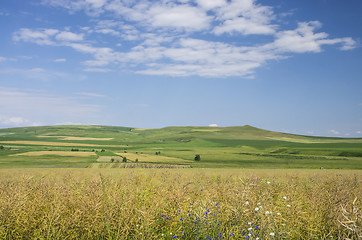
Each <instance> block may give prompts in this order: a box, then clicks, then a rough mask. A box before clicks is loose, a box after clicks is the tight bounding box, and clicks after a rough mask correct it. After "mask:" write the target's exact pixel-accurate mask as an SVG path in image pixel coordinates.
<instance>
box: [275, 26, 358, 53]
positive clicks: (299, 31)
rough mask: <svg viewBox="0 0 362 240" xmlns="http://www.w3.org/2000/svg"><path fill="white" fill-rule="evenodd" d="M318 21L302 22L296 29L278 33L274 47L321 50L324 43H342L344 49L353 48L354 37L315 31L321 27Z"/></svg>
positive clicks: (287, 49) (302, 51)
mask: <svg viewBox="0 0 362 240" xmlns="http://www.w3.org/2000/svg"><path fill="white" fill-rule="evenodd" d="M321 25H322V24H321V23H320V22H318V21H311V22H300V23H298V27H297V28H296V29H294V30H287V31H280V32H278V33H276V40H275V42H274V43H273V44H272V45H273V47H274V48H275V49H276V50H278V51H280V52H295V53H304V52H320V51H321V50H322V46H323V45H333V44H342V49H343V50H349V49H352V48H353V47H354V46H355V41H354V40H353V39H352V38H328V34H327V33H325V32H320V33H314V31H315V30H316V29H317V28H320V27H321Z"/></svg>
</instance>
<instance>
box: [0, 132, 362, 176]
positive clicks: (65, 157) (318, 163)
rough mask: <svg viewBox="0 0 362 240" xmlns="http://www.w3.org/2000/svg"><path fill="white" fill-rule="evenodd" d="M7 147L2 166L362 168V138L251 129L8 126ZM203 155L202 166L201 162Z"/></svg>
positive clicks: (3, 144) (0, 142)
mask: <svg viewBox="0 0 362 240" xmlns="http://www.w3.org/2000/svg"><path fill="white" fill-rule="evenodd" d="M0 148H1V149H0V167H1V168H8V167H125V165H126V167H131V166H136V165H140V164H141V163H142V164H143V166H148V167H155V166H156V165H157V167H165V166H167V167H213V168H215V167H232V168H235V167H236V168H320V167H324V168H348V169H360V168H362V139H349V138H327V137H310V136H301V135H293V134H286V133H279V132H272V131H267V130H263V129H259V128H255V127H252V126H249V125H246V126H241V127H166V128H161V129H141V128H128V127H112V126H84V125H79V126H77V125H66V126H45V127H23V128H10V129H0ZM197 154H198V155H200V157H201V161H194V159H195V156H196V155H197ZM124 158H126V159H127V160H126V163H122V160H124ZM127 164H128V165H127Z"/></svg>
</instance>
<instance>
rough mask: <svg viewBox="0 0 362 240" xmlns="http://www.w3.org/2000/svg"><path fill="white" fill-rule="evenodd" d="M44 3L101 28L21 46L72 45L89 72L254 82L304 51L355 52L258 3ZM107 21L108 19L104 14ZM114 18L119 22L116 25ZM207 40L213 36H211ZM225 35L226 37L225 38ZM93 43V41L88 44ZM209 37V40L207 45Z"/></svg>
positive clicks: (41, 32) (38, 32) (48, 33)
mask: <svg viewBox="0 0 362 240" xmlns="http://www.w3.org/2000/svg"><path fill="white" fill-rule="evenodd" d="M43 3H44V4H46V5H50V6H53V7H62V8H65V9H68V10H69V11H70V12H71V13H74V12H76V11H84V12H85V13H86V14H88V15H89V16H90V17H93V16H94V14H97V15H98V16H97V18H94V19H95V20H93V23H95V26H93V27H89V26H87V27H82V28H80V32H75V31H73V32H70V31H69V29H67V30H66V31H63V30H57V29H27V28H23V29H20V30H19V31H17V32H16V33H14V35H13V39H14V40H15V41H17V42H20V41H24V42H33V43H36V44H39V45H53V46H67V47H70V48H73V49H74V50H76V51H78V52H81V53H84V54H88V55H89V56H91V59H88V60H86V61H84V62H82V64H83V65H84V66H85V67H86V68H85V69H84V70H85V71H90V72H108V71H111V69H112V67H117V68H118V69H122V68H124V69H127V70H130V69H131V70H133V71H134V72H137V73H140V74H149V75H171V76H191V75H198V76H204V77H227V76H241V77H252V76H253V74H254V72H255V71H256V69H257V68H259V67H261V66H263V65H264V64H266V63H267V62H269V61H272V60H277V59H284V58H287V57H290V54H297V53H299V54H300V53H306V52H312V53H318V52H321V51H322V50H323V47H324V46H326V45H338V46H339V47H340V49H341V50H351V49H353V48H355V46H356V42H355V41H354V40H353V39H352V38H349V37H343V38H332V37H330V36H329V35H328V34H327V33H325V32H318V29H319V28H321V27H322V24H321V23H320V22H319V21H310V22H299V23H298V25H297V26H296V27H295V28H294V29H283V28H282V26H280V25H278V24H277V23H280V22H278V21H277V20H278V19H277V15H276V14H275V13H274V11H273V8H272V7H270V6H265V5H262V4H259V3H258V2H257V1H256V0H230V1H227V0H213V1H208V0H182V1H181V0H177V1H176V0H164V1H150V0H133V1H117V0H109V1H107V0H44V1H43ZM102 14H104V15H105V16H107V19H102V17H99V16H103V15H102ZM109 16H113V18H111V19H109ZM93 34H100V35H103V36H104V35H108V36H111V37H114V38H115V39H116V40H120V39H122V40H123V41H129V43H127V44H126V45H127V46H129V47H128V48H127V47H124V46H125V45H124V44H121V43H123V42H122V41H118V42H117V43H118V44H115V45H117V46H121V45H122V50H121V51H118V50H116V49H113V48H112V47H110V46H103V47H102V46H100V45H99V44H97V43H95V42H96V40H95V39H98V38H92V37H93ZM205 35H207V38H205V37H204V36H205ZM230 35H233V36H234V35H238V37H239V38H240V39H241V40H242V39H243V38H247V37H248V36H249V35H269V37H268V38H261V40H260V41H258V43H255V44H250V43H249V44H248V45H245V44H244V45H243V43H242V41H240V42H230V43H226V42H222V40H223V39H225V38H228V37H230ZM221 36H222V37H221ZM88 38H89V39H88ZM205 39H207V40H205Z"/></svg>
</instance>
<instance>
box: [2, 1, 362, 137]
mask: <svg viewBox="0 0 362 240" xmlns="http://www.w3.org/2000/svg"><path fill="white" fill-rule="evenodd" d="M361 11H362V2H361V1H360V0H351V1H348V4H346V2H345V1H340V0H305V1H290V0H261V1H257V0H159V1H151V0H26V1H24V0H12V1H2V3H1V4H0V30H1V37H0V128H6V127H18V126H38V125H54V124H101V125H116V126H128V127H146V128H160V127H166V126H209V125H212V126H240V125H245V124H249V125H252V126H255V127H259V128H264V129H268V130H274V131H281V132H289V133H297V134H306V135H320V136H344V137H362V50H361V36H362V28H361V26H362V15H361Z"/></svg>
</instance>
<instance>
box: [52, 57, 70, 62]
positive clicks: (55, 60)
mask: <svg viewBox="0 0 362 240" xmlns="http://www.w3.org/2000/svg"><path fill="white" fill-rule="evenodd" d="M66 61H67V59H65V58H57V59H54V62H66Z"/></svg>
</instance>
